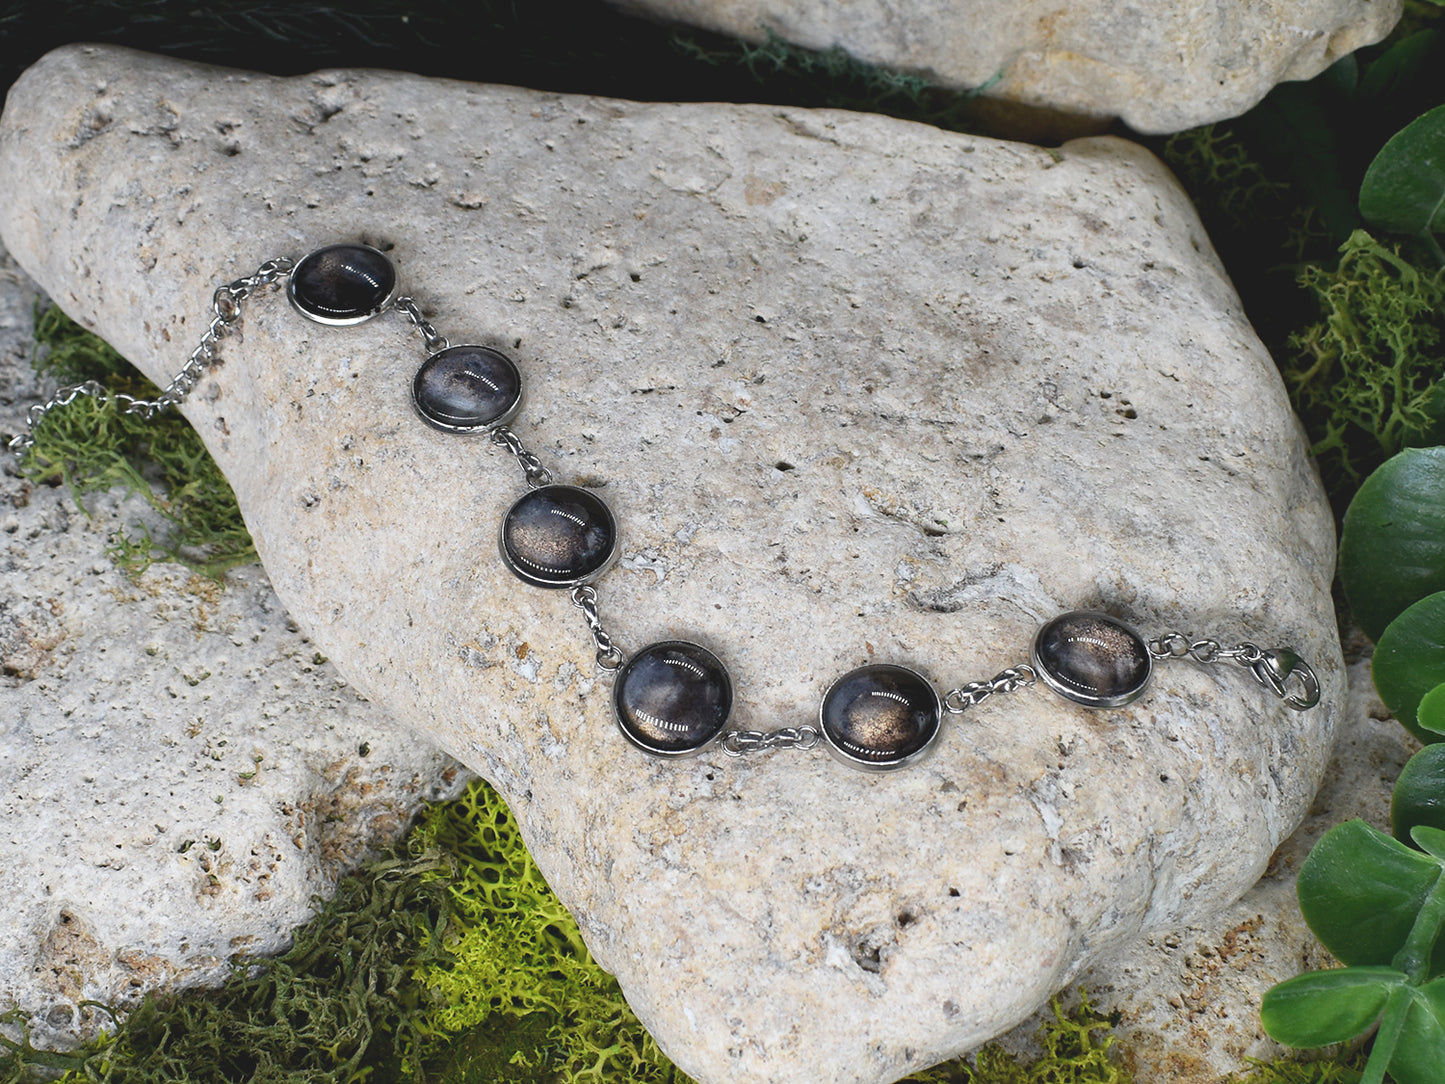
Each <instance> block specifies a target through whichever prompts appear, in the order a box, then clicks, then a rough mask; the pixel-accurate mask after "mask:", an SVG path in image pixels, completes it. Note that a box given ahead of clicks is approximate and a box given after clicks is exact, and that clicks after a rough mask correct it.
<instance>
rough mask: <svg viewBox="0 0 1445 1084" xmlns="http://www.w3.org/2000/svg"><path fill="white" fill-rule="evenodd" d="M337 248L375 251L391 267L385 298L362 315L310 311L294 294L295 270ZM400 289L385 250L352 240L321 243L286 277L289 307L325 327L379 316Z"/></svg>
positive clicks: (394, 298) (399, 282)
mask: <svg viewBox="0 0 1445 1084" xmlns="http://www.w3.org/2000/svg"><path fill="white" fill-rule="evenodd" d="M339 248H349V249H363V250H365V251H367V252H371V253H375V254H376V255H377V256H379V257H381V259H382V260H383V261H385V263H386V265H387V266H388V267H389V268H391V289H390V290H389V291H388V292H387V294H386V297H385V298H383V299H382V300H381V301H380V302H379V303H378V304H377V305H376V306H374V307H373V308H371V309H370V310H369V311H367V312H366V313H364V314H363V315H360V316H341V317H337V316H326V315H324V314H321V313H316V312H312V311H311V310H309V309H307V308H306V307H305V304H304V303H303V302H302V301H301V300H300V299H299V298H298V297H297V296H296V279H297V277H298V276H297V272H298V271H300V270H301V269H302V268H303V267H305V266H306V263H307V261H308V260H314V259H316V258H317V257H318V256H320V255H321V254H322V253H325V252H332V251H334V250H336V249H339ZM400 290H401V276H400V275H398V274H397V271H396V264H394V263H392V261H391V257H390V256H388V255H387V254H386V253H385V252H382V251H381V249H379V248H373V247H372V246H371V245H362V244H357V243H354V242H342V243H340V244H335V245H323V246H322V247H321V248H318V249H314V250H312V251H311V252H308V253H307V254H306V255H305V256H302V257H301V259H299V260H297V261H296V266H295V267H293V268H292V269H291V273H290V275H289V276H288V277H287V279H286V300H287V301H289V302H291V307H292V308H293V309H295V310H296V311H297V312H298V313H300V314H301V315H302V316H304V317H305V318H306V319H308V320H310V321H311V322H312V323H313V324H324V325H326V326H327V327H353V326H355V325H356V324H364V323H366V321H368V320H370V319H373V318H374V317H377V316H380V315H381V314H382V313H383V312H385V311H386V310H387V309H389V308H390V307H391V304H392V302H393V301H395V300H396V297H397V294H398V293H399V292H400Z"/></svg>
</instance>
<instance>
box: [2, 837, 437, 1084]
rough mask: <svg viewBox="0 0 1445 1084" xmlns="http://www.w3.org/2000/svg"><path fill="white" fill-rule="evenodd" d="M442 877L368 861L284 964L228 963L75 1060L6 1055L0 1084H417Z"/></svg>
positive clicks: (430, 870)
mask: <svg viewBox="0 0 1445 1084" xmlns="http://www.w3.org/2000/svg"><path fill="white" fill-rule="evenodd" d="M444 868H445V862H444V860H443V859H441V858H440V856H438V855H436V854H435V853H431V854H423V855H421V856H420V857H416V856H412V855H401V854H393V855H391V856H388V857H387V858H385V859H382V860H379V861H377V862H374V863H372V864H371V865H370V866H369V867H367V868H366V869H365V870H363V871H361V872H360V873H358V874H356V875H354V876H352V877H348V878H345V879H344V880H343V881H342V882H341V884H340V886H339V888H338V890H337V892H336V895H335V896H334V897H333V898H332V899H331V900H330V901H328V902H327V903H326V904H325V905H324V906H322V907H321V908H320V910H319V913H318V915H317V917H316V918H315V919H314V920H313V921H311V922H309V923H308V924H306V925H305V926H302V927H301V928H300V929H298V930H297V931H296V933H295V937H294V944H293V945H292V947H291V948H290V949H289V950H288V951H287V952H284V953H282V954H281V955H280V956H277V957H275V958H274V959H254V960H239V961H238V962H237V964H236V966H235V968H234V970H233V973H232V975H231V978H230V980H229V981H228V982H227V983H226V984H225V986H223V987H222V988H221V990H219V991H218V992H216V993H215V994H195V993H191V994H182V995H179V996H173V997H165V998H160V997H154V996H150V997H147V998H146V999H145V1000H144V1001H143V1002H142V1003H141V1005H140V1006H139V1007H138V1008H136V1009H135V1010H134V1011H133V1012H131V1013H130V1014H129V1015H128V1016H126V1017H125V1018H124V1020H123V1022H121V1023H120V1024H118V1025H117V1026H116V1027H115V1028H114V1029H113V1030H112V1031H110V1032H109V1033H108V1034H106V1035H103V1036H102V1037H101V1039H100V1040H98V1041H97V1042H95V1043H92V1044H90V1045H88V1046H86V1047H84V1048H82V1049H80V1050H78V1051H76V1052H75V1053H73V1054H63V1055H54V1054H43V1053H40V1052H36V1051H33V1050H30V1049H28V1044H26V1043H14V1042H10V1043H7V1044H5V1047H6V1049H4V1050H0V1081H4V1082H5V1084H11V1082H14V1081H20V1080H24V1079H26V1076H27V1073H28V1072H30V1071H31V1070H33V1069H34V1068H37V1067H41V1068H45V1069H49V1070H54V1069H57V1068H68V1070H69V1071H68V1072H67V1073H66V1075H65V1077H64V1078H63V1079H64V1084H93V1082H99V1081H104V1082H106V1084H183V1082H195V1084H201V1082H205V1084H225V1082H230V1081H235V1082H238V1084H239V1082H242V1081H244V1082H248V1084H350V1082H354V1081H360V1080H365V1079H367V1078H368V1077H371V1075H372V1074H373V1073H374V1074H376V1077H375V1078H376V1079H382V1080H394V1079H401V1078H402V1077H403V1076H410V1078H411V1079H415V1080H418V1081H424V1080H425V1079H426V1078H425V1077H424V1076H420V1075H416V1074H412V1073H410V1067H411V1066H413V1065H414V1064H415V1054H416V1051H417V1050H418V1048H419V1047H420V1045H421V1044H422V1042H423V1041H424V1038H425V1034H424V1029H423V1023H424V1009H425V1006H424V1005H423V1003H422V1000H421V998H420V997H419V996H418V991H417V989H416V987H415V984H414V983H413V982H412V974H413V971H414V970H415V969H416V968H417V967H425V966H428V965H429V964H430V963H431V962H433V960H434V958H435V957H436V955H437V954H439V953H440V952H442V951H443V950H442V948H441V945H442V943H443V942H444V941H445V926H446V923H447V921H448V918H449V915H450V911H449V908H448V897H447V892H446V890H445V888H444V887H443V882H442V881H441V880H439V879H438V878H437V877H436V876H434V875H435V874H436V873H437V872H438V871H440V870H442V869H444ZM103 1011H106V1012H111V1010H108V1009H106V1010H103ZM112 1015H114V1014H112Z"/></svg>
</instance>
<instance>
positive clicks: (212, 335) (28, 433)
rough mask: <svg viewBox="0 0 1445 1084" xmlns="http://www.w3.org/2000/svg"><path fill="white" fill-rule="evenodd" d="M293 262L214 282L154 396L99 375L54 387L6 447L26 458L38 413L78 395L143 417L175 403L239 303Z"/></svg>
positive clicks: (201, 369) (200, 371)
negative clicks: (205, 316) (187, 342)
mask: <svg viewBox="0 0 1445 1084" xmlns="http://www.w3.org/2000/svg"><path fill="white" fill-rule="evenodd" d="M294 266H295V261H294V260H292V259H291V257H289V256H278V257H276V258H275V259H272V260H267V261H266V262H265V263H263V264H262V265H261V266H260V267H258V268H257V269H256V272H255V273H254V274H251V275H247V276H246V277H245V278H239V279H236V280H235V281H234V282H228V283H226V285H224V286H220V287H217V288H216V292H215V293H214V294H213V295H212V297H211V309H212V311H213V312H214V313H215V315H214V316H213V317H212V318H211V322H210V324H209V325H208V326H207V327H206V330H205V331H204V332H202V334H201V341H200V342H199V343H198V344H197V345H196V348H195V349H194V350H192V351H191V355H190V357H188V358H187V359H186V363H185V365H183V366H181V370H180V372H178V373H176V375H175V376H173V377H172V378H171V382H170V383H169V384H167V385H166V387H165V390H164V391H162V392H161V393H160V395H158V396H157V397H156V398H154V399H138V398H136V397H135V396H134V395H127V394H125V393H124V392H118V391H112V390H111V389H109V388H107V387H106V386H105V385H103V384H101V383H100V382H99V381H97V380H87V381H85V382H84V383H81V384H71V385H68V386H66V387H63V388H57V389H56V390H55V391H54V392H52V393H51V395H50V398H48V399H46V400H45V402H43V403H36V404H35V405H34V406H32V407H31V408H30V409H29V410H28V411H26V412H25V432H23V433H19V434H17V435H16V436H14V437H12V438H11V440H10V444H9V448H10V451H12V452H13V453H14V454H15V456H16V458H17V459H19V458H24V456H25V453H26V452H28V451H29V450H30V449H31V448H33V447H34V446H35V429H36V426H38V425H39V424H40V419H42V418H43V417H45V415H46V414H48V413H50V412H51V411H52V410H54V409H56V408H57V407H67V406H69V405H70V404H71V403H73V402H75V401H76V400H77V399H80V398H82V397H87V398H91V399H94V400H96V402H97V403H99V404H101V405H102V406H104V405H108V404H110V403H115V404H117V405H118V406H119V407H120V408H121V409H122V410H124V411H125V413H127V414H139V415H140V416H141V417H142V418H143V419H144V420H145V421H150V420H151V419H152V418H154V417H155V416H156V415H157V414H158V413H160V412H161V411H164V410H169V409H171V408H172V407H175V406H179V405H180V404H181V403H183V402H184V401H185V399H186V396H188V395H189V394H190V393H191V391H192V390H193V389H194V388H195V386H196V385H197V384H199V383H200V381H201V377H202V376H203V375H204V374H205V371H206V370H207V369H208V368H210V367H211V364H212V363H213V362H214V361H215V360H216V344H217V343H219V342H220V340H221V339H222V338H224V337H225V336H226V334H228V333H229V331H230V330H231V327H232V325H234V324H235V323H236V321H237V320H239V319H240V318H241V303H242V302H244V301H245V300H246V299H247V298H248V297H250V296H251V294H252V293H254V292H255V291H256V290H257V289H259V288H260V287H263V286H270V285H273V284H274V283H276V282H277V281H278V280H280V279H283V278H285V277H286V275H288V274H290V272H291V268H292V267H294Z"/></svg>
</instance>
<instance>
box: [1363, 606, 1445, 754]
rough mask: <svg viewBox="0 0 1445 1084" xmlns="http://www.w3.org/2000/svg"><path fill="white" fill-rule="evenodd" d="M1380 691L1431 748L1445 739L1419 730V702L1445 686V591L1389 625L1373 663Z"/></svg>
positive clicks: (1389, 705)
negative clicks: (1435, 689) (1439, 687)
mask: <svg viewBox="0 0 1445 1084" xmlns="http://www.w3.org/2000/svg"><path fill="white" fill-rule="evenodd" d="M1371 672H1372V673H1373V674H1374V677H1375V688H1376V689H1377V690H1379V693H1380V698H1381V699H1382V700H1384V701H1385V706H1386V707H1388V708H1389V709H1390V712H1391V714H1392V715H1394V716H1395V718H1396V719H1398V720H1400V722H1401V723H1403V724H1404V725H1405V726H1406V728H1408V729H1409V731H1410V733H1412V734H1414V735H1415V737H1417V738H1419V739H1420V740H1421V741H1422V742H1425V743H1426V744H1427V745H1428V744H1429V743H1431V742H1437V741H1445V734H1438V733H1436V732H1435V731H1432V730H1425V729H1423V728H1422V727H1421V726H1420V723H1419V717H1420V702H1421V701H1422V700H1423V699H1424V698H1425V694H1426V693H1428V692H1430V691H1431V690H1433V689H1434V688H1435V686H1437V685H1439V684H1441V683H1442V682H1445V591H1437V592H1436V593H1435V594H1433V595H1430V596H1429V597H1427V598H1422V599H1421V600H1420V601H1419V602H1417V603H1415V604H1414V605H1413V606H1411V607H1410V608H1409V609H1407V610H1406V611H1405V612H1404V613H1402V614H1401V615H1400V616H1399V617H1397V618H1395V620H1393V621H1391V622H1390V625H1389V627H1388V628H1387V629H1385V631H1384V633H1382V634H1381V636H1380V642H1379V643H1378V644H1377V645H1376V646H1375V658H1374V661H1373V662H1372V663H1371Z"/></svg>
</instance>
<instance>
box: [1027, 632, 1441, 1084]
mask: <svg viewBox="0 0 1445 1084" xmlns="http://www.w3.org/2000/svg"><path fill="white" fill-rule="evenodd" d="M1352 647H1353V648H1355V649H1358V651H1359V652H1364V653H1365V654H1366V657H1365V658H1362V659H1359V660H1358V661H1355V662H1353V663H1351V665H1350V667H1349V687H1350V695H1349V707H1348V710H1347V711H1346V713H1345V715H1344V717H1343V719H1342V721H1341V726H1340V731H1339V735H1338V738H1337V740H1336V744H1335V753H1334V756H1333V758H1332V759H1331V761H1330V766H1329V770H1328V772H1327V773H1326V776H1325V783H1324V786H1323V787H1322V788H1321V789H1320V793H1319V795H1318V796H1317V798H1316V800H1315V804H1314V805H1313V807H1311V809H1310V813H1309V817H1308V818H1307V819H1306V820H1305V822H1304V824H1302V825H1301V826H1300V828H1299V830H1298V831H1296V832H1295V834H1294V835H1292V836H1290V838H1289V839H1288V840H1286V841H1285V842H1284V844H1283V845H1282V846H1281V847H1280V849H1279V850H1278V851H1276V852H1275V854H1274V856H1273V857H1272V858H1271V859H1270V863H1269V867H1268V869H1267V870H1266V872H1265V875H1264V877H1262V878H1261V879H1260V881H1259V883H1258V884H1256V885H1255V886H1254V887H1253V888H1251V889H1250V890H1249V891H1248V892H1247V893H1245V895H1244V896H1243V897H1241V898H1240V899H1239V900H1238V901H1237V902H1236V903H1234V904H1231V905H1230V906H1229V907H1226V908H1224V909H1223V910H1222V911H1220V912H1219V913H1217V914H1215V915H1212V916H1210V917H1209V918H1208V919H1207V920H1206V921H1203V922H1198V923H1194V924H1191V925H1189V926H1187V927H1184V928H1181V929H1178V930H1173V931H1170V932H1167V933H1162V932H1161V933H1157V934H1154V935H1151V936H1149V937H1146V938H1145V939H1144V940H1143V941H1141V942H1138V943H1136V944H1133V945H1130V946H1128V947H1126V948H1125V949H1124V950H1123V951H1121V952H1119V953H1117V954H1115V955H1112V956H1111V957H1110V958H1107V959H1104V960H1101V961H1100V962H1099V963H1098V964H1095V965H1094V966H1092V967H1090V968H1089V969H1088V970H1087V971H1086V972H1084V973H1083V974H1081V975H1080V976H1079V983H1080V985H1081V986H1082V987H1083V988H1084V989H1086V990H1088V991H1089V993H1090V995H1091V996H1092V997H1093V999H1094V1001H1095V1003H1096V1004H1098V1005H1099V1006H1100V1007H1101V1008H1103V1009H1105V1010H1107V1011H1113V1012H1118V1013H1119V1014H1120V1017H1121V1018H1120V1021H1119V1023H1118V1025H1117V1026H1116V1027H1115V1029H1114V1033H1115V1035H1117V1036H1118V1038H1119V1049H1120V1051H1121V1052H1122V1053H1123V1057H1124V1062H1125V1064H1126V1065H1127V1067H1128V1068H1129V1069H1130V1070H1132V1072H1133V1073H1134V1077H1135V1079H1136V1080H1140V1081H1169V1082H1170V1084H1218V1082H1219V1081H1221V1080H1223V1079H1225V1078H1226V1077H1227V1076H1228V1075H1229V1074H1231V1073H1238V1072H1242V1071H1245V1070H1247V1069H1248V1067H1249V1061H1248V1059H1251V1058H1255V1059H1260V1060H1270V1059H1273V1058H1276V1057H1280V1056H1281V1055H1283V1054H1285V1053H1287V1052H1288V1051H1287V1048H1285V1047H1282V1046H1280V1045H1279V1044H1278V1043H1275V1042H1274V1041H1273V1040H1272V1039H1270V1038H1269V1037H1268V1036H1267V1035H1265V1034H1264V1031H1263V1030H1262V1029H1261V1027H1260V1023H1259V1004H1260V999H1261V998H1262V997H1263V996H1264V992H1265V991H1266V990H1268V989H1269V988H1270V987H1271V986H1273V985H1274V984H1275V983H1278V982H1283V981H1284V980H1285V979H1288V978H1291V977H1293V976H1295V975H1297V974H1299V973H1300V972H1302V971H1309V970H1312V969H1314V968H1319V967H1329V966H1332V963H1331V959H1330V956H1329V953H1328V952H1326V950H1325V949H1324V948H1323V946H1321V945H1320V943H1319V942H1318V941H1317V940H1316V939H1315V937H1314V935H1313V934H1312V933H1311V932H1310V930H1309V927H1308V926H1306V925H1305V922H1304V919H1303V918H1302V917H1301V916H1300V911H1299V900H1298V898H1297V896H1296V894H1295V884H1296V879H1297V877H1298V874H1299V868H1300V864H1301V863H1303V862H1304V860H1305V857H1306V856H1307V855H1308V854H1309V852H1310V848H1312V847H1313V846H1314V845H1315V843H1316V842H1317V841H1318V840H1319V838H1320V836H1322V835H1324V834H1325V832H1326V831H1328V830H1329V829H1330V828H1331V827H1333V826H1334V825H1336V824H1339V823H1340V822H1341V821H1345V820H1348V819H1350V818H1351V817H1360V818H1362V819H1364V820H1366V821H1369V822H1370V823H1371V824H1373V825H1375V826H1376V827H1377V828H1380V829H1382V830H1383V831H1386V832H1388V831H1389V830H1390V792H1391V790H1392V789H1393V787H1394V783H1395V780H1396V779H1397V778H1398V777H1399V775H1400V770H1401V769H1402V768H1403V767H1404V766H1405V762H1406V761H1407V760H1409V759H1410V757H1411V755H1412V754H1413V753H1414V752H1415V751H1416V750H1418V749H1419V748H1420V746H1419V743H1418V742H1416V741H1415V739H1414V738H1413V737H1411V736H1410V734H1409V732H1408V731H1406V730H1405V728H1404V727H1402V726H1401V725H1400V724H1399V723H1397V722H1396V721H1395V720H1394V719H1392V718H1390V716H1389V712H1388V710H1387V709H1386V708H1385V706H1384V704H1383V703H1381V702H1380V698H1379V696H1378V695H1377V694H1376V692H1375V686H1374V682H1373V681H1372V680H1371V678H1370V661H1369V658H1368V651H1369V642H1368V641H1366V640H1365V639H1364V637H1363V636H1359V637H1358V638H1357V639H1356V641H1355V642H1354V643H1353V644H1352ZM1356 658H1358V654H1356ZM1036 1028H1037V1023H1035V1025H1034V1029H1035V1030H1036ZM1029 1030H1030V1029H1028V1028H1024V1029H1021V1031H1023V1032H1028V1031H1029Z"/></svg>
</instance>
